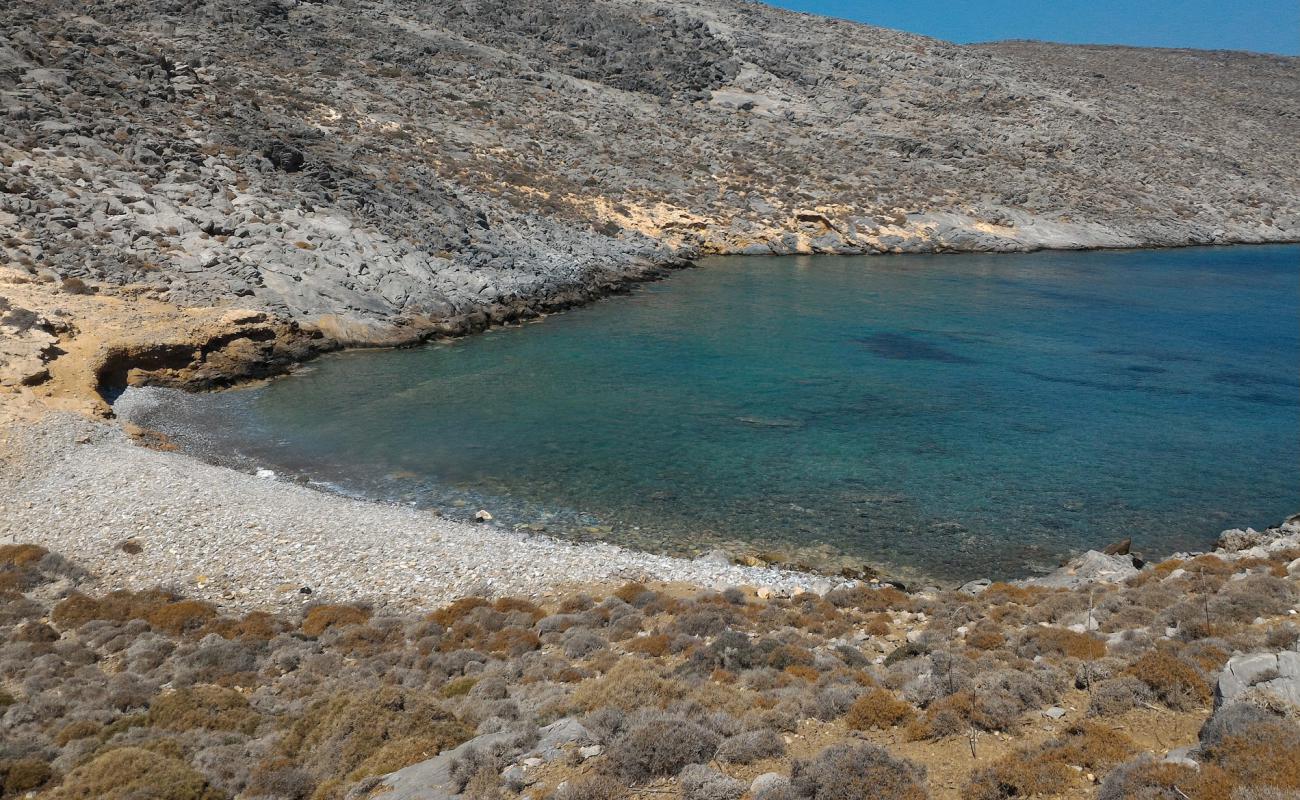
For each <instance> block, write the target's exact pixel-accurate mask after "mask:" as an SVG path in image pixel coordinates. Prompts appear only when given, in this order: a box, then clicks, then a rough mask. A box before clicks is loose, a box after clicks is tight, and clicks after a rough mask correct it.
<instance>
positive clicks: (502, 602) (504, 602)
mask: <svg viewBox="0 0 1300 800" xmlns="http://www.w3.org/2000/svg"><path fill="white" fill-rule="evenodd" d="M492 607H493V608H495V609H496V610H497V611H500V612H501V613H502V614H509V613H510V612H511V611H522V612H523V613H525V614H528V615H529V616H531V617H532V618H533V622H537V621H538V620H539V619H541V618H543V617H545V616H546V612H545V611H543V610H542V609H541V607H540V606H538V605H537V604H536V603H533V602H532V601H529V600H525V599H523V598H522V597H500V598H497V601H496V602H495V603H493V604H492Z"/></svg>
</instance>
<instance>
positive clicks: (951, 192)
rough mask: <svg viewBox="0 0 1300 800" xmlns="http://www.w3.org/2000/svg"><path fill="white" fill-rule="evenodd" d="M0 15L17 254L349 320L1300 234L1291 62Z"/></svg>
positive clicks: (466, 13) (612, 4)
mask: <svg viewBox="0 0 1300 800" xmlns="http://www.w3.org/2000/svg"><path fill="white" fill-rule="evenodd" d="M0 26H2V28H0V102H2V103H3V106H4V112H5V113H4V114H3V116H2V117H0V169H2V172H0V189H3V192H2V193H0V233H3V237H0V244H2V247H3V250H2V252H3V253H4V257H5V258H7V259H8V260H9V261H10V263H11V264H16V265H18V266H19V267H20V268H25V269H26V270H27V271H29V272H31V273H33V274H34V275H38V276H39V275H44V276H46V277H50V278H67V277H78V278H82V279H85V280H87V281H90V282H91V283H92V284H94V283H101V284H108V285H120V284H143V285H144V286H145V287H147V288H148V290H149V293H150V294H151V295H153V296H157V297H160V298H163V299H167V300H169V301H171V302H174V303H188V304H203V305H209V304H226V303H238V304H239V305H241V306H244V307H250V306H252V307H262V308H269V309H272V310H275V311H278V312H281V313H285V314H288V315H290V316H292V317H294V318H297V319H300V320H304V321H308V322H312V323H316V324H319V325H321V326H322V327H323V328H324V329H326V330H327V332H329V333H331V334H333V335H335V336H336V337H337V338H340V339H344V340H366V339H373V338H376V337H382V336H385V335H388V334H389V333H391V325H392V324H393V323H395V322H400V323H402V324H405V325H408V326H413V327H414V328H416V329H419V328H423V327H428V326H430V325H432V324H434V323H435V322H436V321H440V320H446V319H448V318H458V317H459V318H460V319H462V320H464V319H465V318H466V316H465V315H467V314H476V313H477V314H481V313H482V311H483V310H484V309H489V313H490V314H493V315H495V316H497V317H498V318H499V317H503V316H510V315H512V314H515V313H519V312H520V311H521V310H526V309H531V308H536V307H544V306H547V305H560V304H565V303H568V302H572V301H574V300H577V299H581V298H582V297H584V296H586V295H587V294H588V293H590V292H593V291H600V290H602V289H603V288H607V287H608V286H610V285H612V284H614V283H617V282H619V281H622V280H625V279H627V278H635V277H638V276H641V275H644V274H646V273H647V272H648V271H651V270H653V269H655V268H657V267H658V266H660V265H665V264H669V263H672V262H674V261H677V260H680V259H683V258H689V257H691V256H694V255H696V254H699V253H705V252H723V253H769V252H775V253H790V252H846V253H856V252H875V251H904V252H906V251H934V250H1023V249H1029V248H1036V247H1096V246H1138V245H1175V244H1191V243H1212V242H1259V241H1279V240H1294V239H1297V238H1300V176H1298V175H1297V170H1296V166H1295V165H1296V164H1297V163H1300V59H1291V58H1277V57H1268V56H1259V55H1249V54H1241V53H1207V52H1191V51H1163V50H1162V51H1155V50H1150V51H1148V50H1133V49H1122V48H1080V47H1066V46H1059V45H1044V44H1033V43H1005V44H998V45H991V46H980V47H958V46H954V45H950V44H946V43H943V42H939V41H935V40H932V39H926V38H923V37H918V36H911V35H907V34H903V33H898V32H894V31H888V30H882V29H878V28H872V27H868V26H863V25H857V24H852V23H848V22H843V21H836V20H829V19H822V18H817V17H811V16H805V15H797V14H791V13H787V12H784V11H779V10H776V9H772V8H768V7H765V6H761V5H754V4H749V3H740V2H730V1H729V0H698V1H697V0H671V2H641V1H640V0H602V2H589V1H588V0H554V1H553V2H547V3H536V2H523V1H522V0H483V1H481V2H473V1H471V0H464V1H463V2H447V3H427V2H407V1H406V0H379V1H378V2H362V1H359V0H326V1H325V2H290V1H289V0H259V1H258V2H251V3H250V2H245V0H211V1H209V2H199V0H149V1H148V2H139V0H129V1H128V0H98V1H97V2H89V3H87V2H81V0H76V1H75V2H74V0H40V1H39V2H32V3H21V4H8V5H7V6H6V8H5V9H4V10H3V11H0ZM479 318H480V319H482V317H479Z"/></svg>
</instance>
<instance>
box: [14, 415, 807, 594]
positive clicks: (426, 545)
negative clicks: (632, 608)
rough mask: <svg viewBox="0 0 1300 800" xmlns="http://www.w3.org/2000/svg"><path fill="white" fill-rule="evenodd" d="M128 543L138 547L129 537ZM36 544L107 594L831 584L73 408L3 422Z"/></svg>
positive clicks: (20, 531) (18, 519)
mask: <svg viewBox="0 0 1300 800" xmlns="http://www.w3.org/2000/svg"><path fill="white" fill-rule="evenodd" d="M128 540H131V541H133V542H135V543H136V544H138V545H140V547H141V548H142V549H141V551H140V552H138V553H135V554H132V553H129V552H127V551H126V550H124V549H122V544H123V543H124V542H126V541H128ZM24 541H25V542H35V543H37V544H40V545H43V546H45V547H47V548H49V549H50V550H53V551H56V552H58V553H61V554H62V555H64V556H65V557H67V558H69V559H71V560H73V561H75V562H77V563H79V564H80V565H81V566H83V567H85V568H86V569H88V570H90V571H91V572H92V573H94V574H95V575H96V577H97V578H98V581H99V583H100V588H101V589H104V590H108V589H118V588H124V589H142V588H146V587H151V586H155V585H167V586H172V587H174V588H176V589H177V590H179V591H183V592H184V593H185V594H186V595H189V596H192V597H198V598H202V599H206V600H210V601H213V602H215V603H217V604H219V605H222V606H225V607H227V608H231V609H247V608H253V607H257V608H267V607H273V608H291V607H293V606H298V605H303V604H306V603H309V602H320V601H323V600H329V601H335V602H340V601H362V602H369V603H373V604H374V605H376V606H378V607H380V608H385V609H390V610H392V611H399V610H418V609H427V608H432V607H436V606H438V605H441V604H444V603H446V602H448V601H450V600H452V599H454V598H456V597H462V596H465V595H470V594H484V595H507V594H509V595H518V596H529V597H534V598H541V597H545V596H547V595H548V594H553V593H556V592H560V591H564V590H566V589H572V588H573V587H575V586H581V585H590V584H602V583H610V582H622V581H626V580H632V579H638V580H651V581H664V582H674V583H676V582H680V583H687V584H692V585H697V586H702V587H723V586H751V587H755V588H759V587H766V588H767V590H769V591H772V592H773V593H786V592H792V591H797V590H798V589H799V588H801V587H804V588H815V589H821V590H823V591H824V590H825V588H827V587H826V586H824V585H819V584H826V583H828V581H826V580H825V579H824V578H818V577H817V576H812V575H806V574H799V573H792V572H784V571H779V570H772V569H760V568H750V567H740V566H728V565H723V564H721V563H711V562H707V561H689V560H685V559H678V558H671V557H667V556H659V555H652V554H648V553H639V552H635V551H632V550H627V549H624V548H621V547H617V546H614V545H609V544H594V545H589V544H573V543H568V542H563V541H558V540H555V539H551V538H547V537H542V536H530V535H525V534H522V533H517V532H514V531H508V530H503V529H501V528H498V527H494V526H493V525H491V524H481V525H469V524H464V523H459V522H452V521H450V520H446V519H441V518H438V517H436V516H432V515H430V514H428V513H427V512H421V511H416V510H414V509H409V508H403V507H400V506H393V505H385V504H379V503H373V502H366V501H361V500H354V499H350V498H345V497H339V496H336V495H331V494H327V493H324V492H319V491H315V490H313V489H310V488H305V487H302V486H298V485H294V484H289V483H285V482H281V481H276V480H270V479H267V478H259V477H256V476H253V475H248V474H245V473H242V472H238V471H235V470H231V469H226V468H222V467H217V466H212V465H209V464H205V463H202V462H200V461H197V460H195V459H192V458H190V457H187V456H184V455H180V454H177V453H169V452H162V451H158V450H152V449H147V448H144V447H141V446H139V445H136V444H134V443H132V442H131V440H130V439H129V438H128V436H127V435H126V434H125V433H124V432H123V431H122V429H121V428H119V427H117V426H115V425H111V424H107V423H101V422H94V421H91V420H88V419H86V418H84V417H80V416H77V415H72V414H62V413H56V414H48V415H46V416H44V417H43V418H42V419H40V420H39V421H36V422H21V423H20V422H15V423H12V424H9V425H6V426H3V427H0V543H8V542H24ZM130 549H134V548H130ZM304 587H306V588H310V590H311V591H310V593H307V592H305V591H303V589H304Z"/></svg>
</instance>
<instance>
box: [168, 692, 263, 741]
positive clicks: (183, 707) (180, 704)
mask: <svg viewBox="0 0 1300 800" xmlns="http://www.w3.org/2000/svg"><path fill="white" fill-rule="evenodd" d="M260 720H261V716H260V715H259V714H258V713H257V712H256V711H254V710H253V709H251V708H249V706H248V700H247V699H245V698H244V696H243V695H242V694H240V693H239V692H237V691H235V690H234V689H226V688H223V687H220V686H192V687H188V688H184V689H177V690H175V691H172V692H167V693H166V694H161V695H159V696H158V697H155V698H154V700H153V702H152V703H150V704H149V724H151V725H153V726H154V727H156V728H162V729H164V730H170V731H188V730H193V729H195V728H204V729H207V730H212V731H241V732H242V733H245V734H252V732H253V731H254V730H256V728H257V723H258V722H259V721H260Z"/></svg>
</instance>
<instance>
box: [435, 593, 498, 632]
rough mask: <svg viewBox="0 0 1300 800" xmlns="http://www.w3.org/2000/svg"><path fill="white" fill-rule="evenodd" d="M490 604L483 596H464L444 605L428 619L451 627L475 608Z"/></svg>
mask: <svg viewBox="0 0 1300 800" xmlns="http://www.w3.org/2000/svg"><path fill="white" fill-rule="evenodd" d="M490 605H492V604H491V603H489V602H488V601H487V600H485V599H483V598H482V597H462V598H460V599H459V600H456V601H455V602H453V603H452V604H451V605H448V606H444V607H442V608H440V609H438V610H437V611H435V612H433V613H432V614H430V615H429V616H428V620H429V621H430V622H436V623H438V624H439V625H442V626H444V627H447V628H450V627H451V626H452V625H455V624H456V623H457V622H459V621H460V620H461V618H463V617H464V616H465V615H466V614H468V613H469V612H471V611H473V610H474V609H476V608H482V607H484V606H490Z"/></svg>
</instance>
